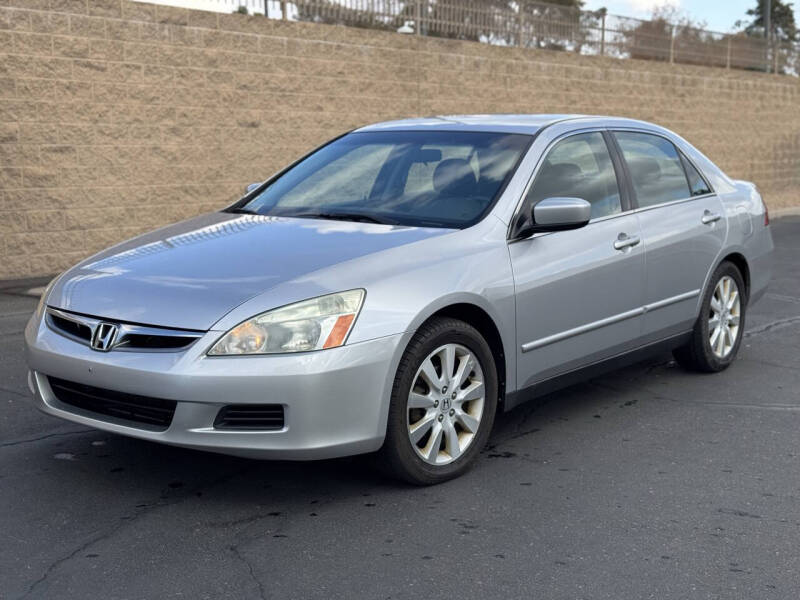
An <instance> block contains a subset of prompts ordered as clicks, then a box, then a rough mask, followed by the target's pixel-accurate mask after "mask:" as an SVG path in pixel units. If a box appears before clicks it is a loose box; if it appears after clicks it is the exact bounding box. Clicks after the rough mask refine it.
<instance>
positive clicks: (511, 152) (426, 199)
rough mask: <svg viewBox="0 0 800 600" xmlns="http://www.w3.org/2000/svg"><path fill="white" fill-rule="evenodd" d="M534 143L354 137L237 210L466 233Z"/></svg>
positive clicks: (481, 136)
mask: <svg viewBox="0 0 800 600" xmlns="http://www.w3.org/2000/svg"><path fill="white" fill-rule="evenodd" d="M529 141H530V137H529V136H526V135H512V134H503V133H473V132H453V131H447V132H445V131H426V132H422V131H387V132H362V133H351V134H349V135H346V136H344V137H342V138H340V139H338V140H336V141H334V142H332V143H330V144H328V145H327V146H325V147H323V148H321V149H320V150H318V151H317V152H315V153H314V154H312V155H311V156H309V157H308V158H306V159H305V160H303V161H302V162H300V163H298V164H297V165H295V166H294V167H292V168H291V169H290V170H289V171H287V172H286V173H284V174H283V175H281V176H280V177H279V178H278V179H277V180H275V181H273V182H272V183H271V184H269V186H268V187H266V188H264V189H263V190H262V191H261V192H259V193H258V194H257V195H256V196H255V197H254V198H253V199H252V200H250V201H249V202H248V203H247V204H246V205H244V206H242V207H241V208H240V209H239V210H246V211H251V212H255V213H258V214H263V215H274V216H289V217H314V216H315V215H316V216H324V218H339V219H344V220H376V221H379V222H386V223H397V224H403V225H421V226H428V227H454V228H455V227H466V226H468V225H471V224H473V223H475V222H477V221H478V220H479V219H480V218H481V217H482V216H483V215H484V214H486V212H487V211H488V209H489V208H490V207H491V205H492V203H493V201H494V199H495V197H496V196H497V195H498V192H499V191H500V189H501V188H502V186H503V185H504V183H505V182H506V181H507V179H508V178H509V177H510V176H511V174H512V173H513V171H514V169H515V168H516V165H517V163H518V161H519V159H520V156H521V155H522V152H523V151H524V150H525V148H526V147H527V145H528V143H529Z"/></svg>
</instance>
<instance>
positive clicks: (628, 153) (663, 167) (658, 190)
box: [614, 132, 690, 206]
mask: <svg viewBox="0 0 800 600" xmlns="http://www.w3.org/2000/svg"><path fill="white" fill-rule="evenodd" d="M614 135H615V136H616V138H617V142H619V146H620V148H621V149H622V155H623V156H624V157H625V162H626V163H628V170H629V171H630V173H631V180H632V181H633V189H634V191H635V192H636V199H637V200H638V202H639V206H653V205H654V204H662V203H663V202H670V201H672V200H682V199H684V198H688V197H689V196H690V193H689V184H688V183H687V182H686V174H685V173H684V171H683V166H682V164H681V159H680V157H679V156H678V151H677V150H676V149H675V146H673V144H672V142H670V141H668V140H666V139H664V138H662V137H659V136H657V135H650V134H647V133H630V132H618V133H615V134H614Z"/></svg>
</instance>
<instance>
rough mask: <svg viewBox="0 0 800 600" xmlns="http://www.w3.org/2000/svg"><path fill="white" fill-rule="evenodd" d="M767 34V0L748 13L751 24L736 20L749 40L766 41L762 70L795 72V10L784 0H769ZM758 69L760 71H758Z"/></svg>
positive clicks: (762, 0) (759, 0)
mask: <svg viewBox="0 0 800 600" xmlns="http://www.w3.org/2000/svg"><path fill="white" fill-rule="evenodd" d="M771 6H772V9H771V10H770V13H769V17H770V18H769V29H770V30H769V35H767V31H766V26H767V25H766V16H767V0H758V4H756V6H755V8H751V9H750V10H748V11H747V16H748V17H751V20H750V21H737V23H736V26H737V27H738V28H740V29H742V30H743V31H744V33H745V34H746V35H747V36H749V37H754V38H762V39H763V38H766V39H767V42H766V45H764V46H763V48H762V52H763V54H764V70H766V71H767V72H769V71H770V70H774V71H775V72H776V73H784V74H786V73H795V74H796V73H797V53H796V49H795V48H794V47H793V44H795V43H796V42H797V41H798V39H800V32H798V30H797V23H796V21H795V18H794V7H793V6H792V3H791V2H786V1H785V0H771ZM759 70H761V69H760V68H759Z"/></svg>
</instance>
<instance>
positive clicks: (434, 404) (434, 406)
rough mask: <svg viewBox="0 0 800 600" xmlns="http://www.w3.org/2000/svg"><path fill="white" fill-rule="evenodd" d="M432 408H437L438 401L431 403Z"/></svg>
mask: <svg viewBox="0 0 800 600" xmlns="http://www.w3.org/2000/svg"><path fill="white" fill-rule="evenodd" d="M433 408H439V401H438V400H434V401H433Z"/></svg>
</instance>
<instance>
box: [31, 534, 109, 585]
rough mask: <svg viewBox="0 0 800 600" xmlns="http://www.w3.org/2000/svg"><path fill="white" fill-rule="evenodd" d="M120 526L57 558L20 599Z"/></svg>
mask: <svg viewBox="0 0 800 600" xmlns="http://www.w3.org/2000/svg"><path fill="white" fill-rule="evenodd" d="M121 526H122V523H119V524H118V526H117V527H116V528H115V529H113V530H111V531H109V532H106V533H102V534H99V535H96V536H94V537H93V538H91V539H90V540H87V541H86V542H84V543H83V544H81V545H80V546H78V547H77V548H76V549H75V550H73V551H72V552H70V553H69V554H67V555H66V556H62V557H61V558H58V559H56V560H54V561H53V562H52V563H50V565H48V567H47V568H46V569H45V571H44V573H42V576H41V577H39V579H37V580H36V581H34V582H33V583H32V584H31V585H30V586H28V590H27V591H26V592H25V593H24V594H23V595H22V596H21V598H27V597H28V596H30V595H31V594H32V593H33V592H34V591H35V590H36V588H38V587H39V586H40V585H41V584H43V583H44V582H45V581H46V580H47V578H48V577H49V576H50V574H51V573H52V572H53V571H55V570H56V569H57V568H58V567H60V566H61V565H63V564H64V563H65V562H68V561H70V560H72V559H73V558H75V557H76V556H77V555H78V554H80V553H81V552H83V551H84V550H86V549H87V548H89V547H90V546H92V545H94V544H96V543H97V542H99V541H102V540H103V539H106V538H108V537H110V536H111V535H113V534H114V533H115V531H116V529H118V528H119V527H121Z"/></svg>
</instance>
